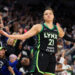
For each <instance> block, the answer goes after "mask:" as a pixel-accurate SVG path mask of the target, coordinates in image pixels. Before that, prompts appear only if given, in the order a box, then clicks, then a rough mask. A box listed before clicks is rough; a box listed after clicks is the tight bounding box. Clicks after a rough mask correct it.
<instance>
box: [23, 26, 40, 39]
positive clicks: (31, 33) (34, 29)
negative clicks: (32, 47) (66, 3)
mask: <svg viewBox="0 0 75 75" xmlns="http://www.w3.org/2000/svg"><path fill="white" fill-rule="evenodd" d="M38 33H39V31H38V26H36V25H35V26H33V27H32V28H31V29H30V30H29V31H28V32H26V33H25V34H24V35H23V36H24V37H25V39H27V38H30V37H32V36H34V35H36V34H38Z"/></svg>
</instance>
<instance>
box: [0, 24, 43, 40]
mask: <svg viewBox="0 0 75 75" xmlns="http://www.w3.org/2000/svg"><path fill="white" fill-rule="evenodd" d="M41 29H42V26H41V25H40V24H36V25H34V26H33V27H32V28H31V29H30V30H29V31H28V32H26V33H24V34H20V35H19V34H18V35H9V34H7V33H6V32H4V31H3V30H0V33H1V34H2V35H4V36H6V37H9V38H12V39H20V40H24V39H25V40H26V39H28V38H30V37H32V36H34V35H36V34H38V33H39V32H40V31H41Z"/></svg>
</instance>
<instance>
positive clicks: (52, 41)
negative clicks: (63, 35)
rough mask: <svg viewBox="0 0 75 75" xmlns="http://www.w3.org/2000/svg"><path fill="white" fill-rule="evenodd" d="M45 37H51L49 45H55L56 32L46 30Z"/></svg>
mask: <svg viewBox="0 0 75 75" xmlns="http://www.w3.org/2000/svg"><path fill="white" fill-rule="evenodd" d="M44 38H48V39H49V43H48V45H49V46H54V39H57V34H55V33H50V32H45V33H44Z"/></svg>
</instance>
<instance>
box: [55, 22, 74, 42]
mask: <svg viewBox="0 0 75 75" xmlns="http://www.w3.org/2000/svg"><path fill="white" fill-rule="evenodd" d="M56 25H57V28H58V31H59V37H61V38H64V39H65V40H67V41H71V42H75V39H73V38H71V37H69V36H68V35H67V34H66V33H65V32H64V31H63V29H62V28H61V26H60V25H59V23H57V24H56Z"/></svg>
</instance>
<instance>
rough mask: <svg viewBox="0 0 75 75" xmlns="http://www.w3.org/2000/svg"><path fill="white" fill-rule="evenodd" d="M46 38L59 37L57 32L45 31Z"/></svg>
mask: <svg viewBox="0 0 75 75" xmlns="http://www.w3.org/2000/svg"><path fill="white" fill-rule="evenodd" d="M44 38H51V39H57V34H55V33H50V32H44Z"/></svg>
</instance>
